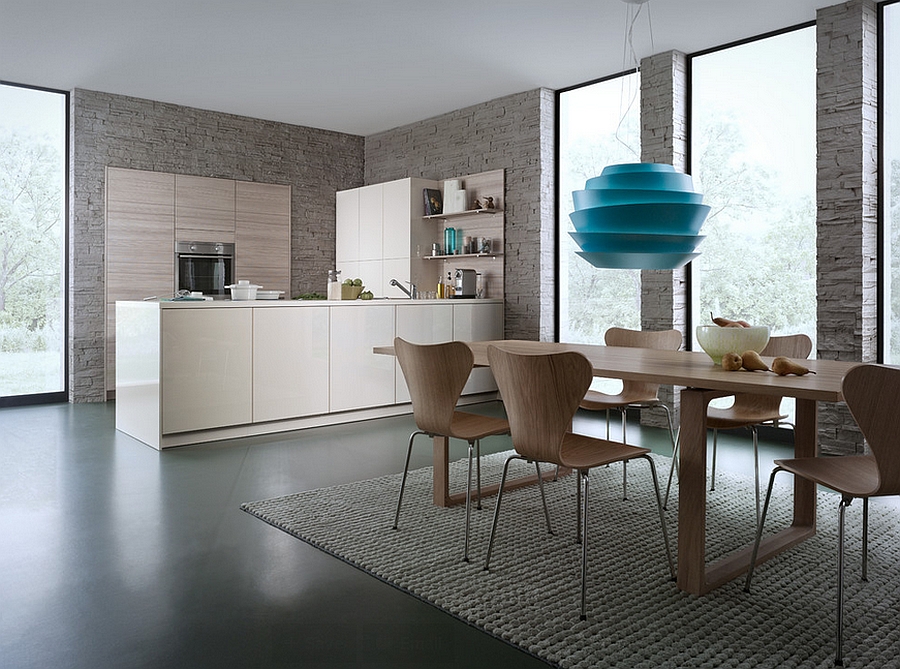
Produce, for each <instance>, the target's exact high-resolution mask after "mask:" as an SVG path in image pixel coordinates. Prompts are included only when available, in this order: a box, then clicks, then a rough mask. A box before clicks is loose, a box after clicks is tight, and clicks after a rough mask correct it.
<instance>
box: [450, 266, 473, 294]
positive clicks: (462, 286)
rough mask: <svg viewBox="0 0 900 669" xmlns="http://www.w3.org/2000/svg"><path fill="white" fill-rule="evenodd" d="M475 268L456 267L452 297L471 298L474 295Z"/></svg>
mask: <svg viewBox="0 0 900 669" xmlns="http://www.w3.org/2000/svg"><path fill="white" fill-rule="evenodd" d="M475 281H476V279H475V270H474V269H457V270H456V292H455V293H454V295H453V297H457V298H461V299H473V298H474V297H475V289H476V286H475Z"/></svg>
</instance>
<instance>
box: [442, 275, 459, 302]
mask: <svg viewBox="0 0 900 669" xmlns="http://www.w3.org/2000/svg"><path fill="white" fill-rule="evenodd" d="M455 293H456V288H454V287H453V276H452V275H451V274H450V272H447V283H446V284H445V285H444V297H453V295H454V294H455Z"/></svg>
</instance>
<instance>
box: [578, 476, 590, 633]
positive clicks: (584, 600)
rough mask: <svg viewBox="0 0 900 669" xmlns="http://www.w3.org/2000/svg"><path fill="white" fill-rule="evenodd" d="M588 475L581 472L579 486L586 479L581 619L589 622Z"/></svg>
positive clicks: (583, 514)
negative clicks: (581, 480)
mask: <svg viewBox="0 0 900 669" xmlns="http://www.w3.org/2000/svg"><path fill="white" fill-rule="evenodd" d="M588 473H589V470H587V469H585V470H579V471H578V478H579V486H578V488H579V489H581V485H580V479H584V509H583V512H582V514H581V516H582V518H583V522H584V527H583V528H582V532H583V535H584V539H583V541H582V542H581V619H582V620H587V553H588V538H587V530H588Z"/></svg>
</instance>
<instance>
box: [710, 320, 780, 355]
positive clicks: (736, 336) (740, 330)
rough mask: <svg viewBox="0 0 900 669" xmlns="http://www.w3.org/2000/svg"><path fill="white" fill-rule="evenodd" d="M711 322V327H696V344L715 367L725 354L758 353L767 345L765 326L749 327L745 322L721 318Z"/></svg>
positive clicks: (767, 330)
mask: <svg viewBox="0 0 900 669" xmlns="http://www.w3.org/2000/svg"><path fill="white" fill-rule="evenodd" d="M710 316H711V317H712V314H710ZM712 321H713V323H712V325H698V326H697V343H698V344H700V347H701V348H702V349H703V350H704V351H706V355H708V356H709V357H710V358H711V359H712V361H713V363H715V364H716V365H721V364H722V358H723V356H724V355H725V354H726V353H736V354H738V355H742V354H743V353H745V352H747V351H753V352H755V353H759V352H760V351H762V350H763V349H764V348H765V347H766V344H768V343H769V327H768V326H767V325H750V323H748V322H747V321H743V320H731V319H728V318H722V317H714V318H712Z"/></svg>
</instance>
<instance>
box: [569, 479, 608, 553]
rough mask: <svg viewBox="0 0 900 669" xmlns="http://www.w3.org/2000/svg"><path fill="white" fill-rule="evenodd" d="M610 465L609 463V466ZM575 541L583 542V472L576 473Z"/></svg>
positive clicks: (577, 542)
mask: <svg viewBox="0 0 900 669" xmlns="http://www.w3.org/2000/svg"><path fill="white" fill-rule="evenodd" d="M608 466H609V465H607V467H608ZM575 526H576V528H575V543H576V544H580V543H581V474H580V473H579V472H576V473H575Z"/></svg>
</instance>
